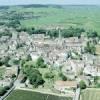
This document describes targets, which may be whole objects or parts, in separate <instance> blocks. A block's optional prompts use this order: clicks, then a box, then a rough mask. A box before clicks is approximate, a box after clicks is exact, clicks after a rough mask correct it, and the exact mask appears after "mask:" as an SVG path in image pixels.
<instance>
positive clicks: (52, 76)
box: [44, 72, 55, 79]
mask: <svg viewBox="0 0 100 100" xmlns="http://www.w3.org/2000/svg"><path fill="white" fill-rule="evenodd" d="M54 76H55V75H54V74H53V73H52V72H47V73H45V75H44V77H45V78H47V79H53V78H54Z"/></svg>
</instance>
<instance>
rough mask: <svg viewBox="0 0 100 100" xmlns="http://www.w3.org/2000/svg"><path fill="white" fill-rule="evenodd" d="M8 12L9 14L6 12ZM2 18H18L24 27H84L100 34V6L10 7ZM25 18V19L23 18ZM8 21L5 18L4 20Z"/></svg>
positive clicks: (2, 14)
mask: <svg viewBox="0 0 100 100" xmlns="http://www.w3.org/2000/svg"><path fill="white" fill-rule="evenodd" d="M7 10H8V12H9V13H7V12H6V11H7ZM7 10H6V11H5V12H4V10H3V13H2V10H1V13H0V15H1V18H2V16H7V17H9V18H11V17H13V18H18V19H19V20H20V22H21V25H22V26H25V27H36V28H55V27H57V26H59V27H64V28H67V27H70V26H73V27H83V28H85V29H88V30H96V31H97V32H98V33H99V34H100V28H99V27H100V13H99V12H100V6H60V7H59V6H50V5H48V6H44V7H41V6H40V7H34V5H33V6H28V7H27V6H26V7H23V6H18V7H9V9H7ZM23 16H24V17H23ZM4 19H6V18H4V17H3V20H4Z"/></svg>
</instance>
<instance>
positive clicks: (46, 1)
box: [0, 0, 100, 6]
mask: <svg viewBox="0 0 100 100" xmlns="http://www.w3.org/2000/svg"><path fill="white" fill-rule="evenodd" d="M14 5H15V6H16V5H100V1H99V0H87V1H83V0H70V1H67V0H34V1H33V0H28V1H26V0H6V1H5V0H0V6H14Z"/></svg>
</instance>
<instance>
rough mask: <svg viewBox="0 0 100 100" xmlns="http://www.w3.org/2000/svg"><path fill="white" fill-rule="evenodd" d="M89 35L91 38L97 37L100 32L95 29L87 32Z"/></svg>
mask: <svg viewBox="0 0 100 100" xmlns="http://www.w3.org/2000/svg"><path fill="white" fill-rule="evenodd" d="M87 36H88V37H89V38H95V37H98V33H97V32H96V31H93V32H91V31H90V32H87Z"/></svg>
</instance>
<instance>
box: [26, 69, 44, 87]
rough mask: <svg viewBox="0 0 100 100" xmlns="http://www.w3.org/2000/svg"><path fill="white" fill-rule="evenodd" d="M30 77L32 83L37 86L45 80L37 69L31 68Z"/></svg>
mask: <svg viewBox="0 0 100 100" xmlns="http://www.w3.org/2000/svg"><path fill="white" fill-rule="evenodd" d="M28 77H29V80H30V84H32V85H33V86H35V87H38V86H39V85H43V84H44V82H45V81H44V80H43V78H42V75H41V74H40V72H39V71H38V70H36V69H31V71H30V73H29V76H28Z"/></svg>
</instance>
